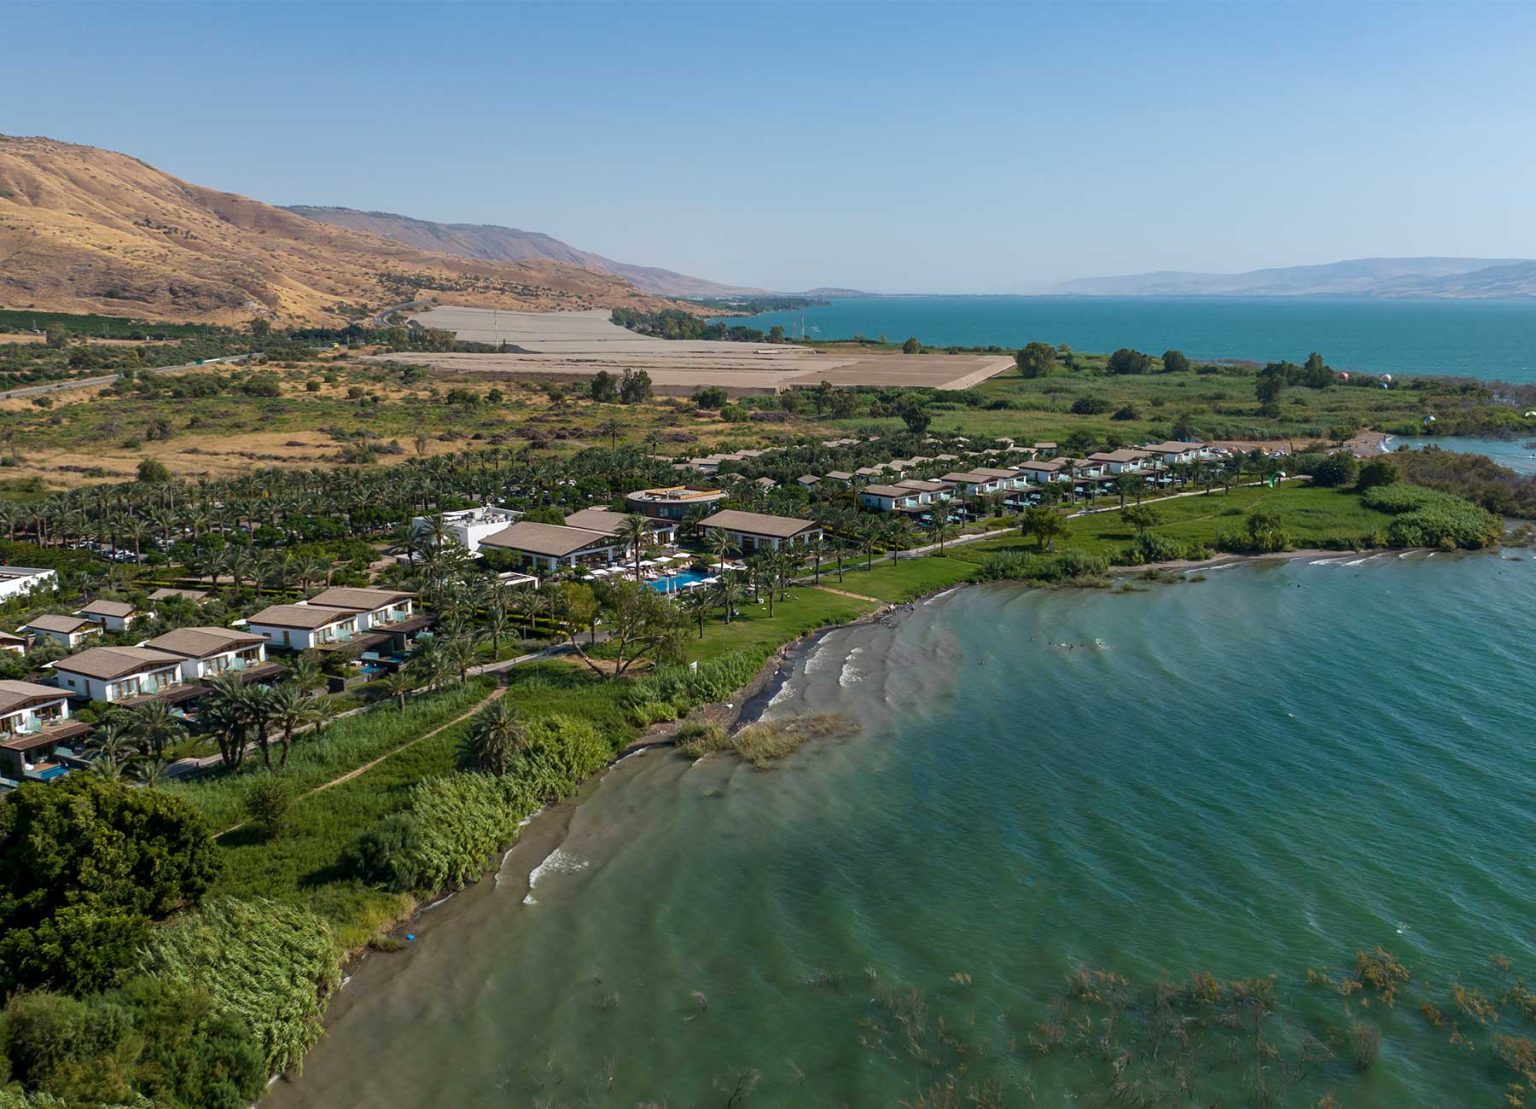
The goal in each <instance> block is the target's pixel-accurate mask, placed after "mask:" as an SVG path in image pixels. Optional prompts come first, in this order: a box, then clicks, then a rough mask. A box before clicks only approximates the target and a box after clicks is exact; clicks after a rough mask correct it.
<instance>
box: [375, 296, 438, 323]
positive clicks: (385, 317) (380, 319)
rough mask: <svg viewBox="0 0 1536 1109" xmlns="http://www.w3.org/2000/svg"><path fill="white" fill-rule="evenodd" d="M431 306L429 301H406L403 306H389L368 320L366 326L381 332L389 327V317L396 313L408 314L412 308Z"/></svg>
mask: <svg viewBox="0 0 1536 1109" xmlns="http://www.w3.org/2000/svg"><path fill="white" fill-rule="evenodd" d="M431 304H432V302H431V301H430V300H408V301H406V302H405V303H404V304H395V305H391V306H390V307H388V308H386V309H384V311H382V312H380V313H379V314H378V315H376V316H374V317H373V319H371V320H369V321H368V326H369V327H371V328H373V329H375V330H383V329H384V328H386V327H388V326H389V317H390V316H392V315H394V314H395V313H396V312H408V311H410V310H411V309H412V308H427V307H429V306H430V305H431Z"/></svg>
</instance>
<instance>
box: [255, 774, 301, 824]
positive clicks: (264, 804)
mask: <svg viewBox="0 0 1536 1109" xmlns="http://www.w3.org/2000/svg"><path fill="white" fill-rule="evenodd" d="M292 805H293V796H292V794H290V793H289V792H288V787H287V786H286V785H285V784H284V783H283V780H282V779H281V778H279V777H277V776H276V775H275V774H265V773H264V774H261V775H260V776H258V777H257V779H256V781H254V782H253V783H251V788H250V790H249V791H248V792H247V793H246V795H245V811H246V814H247V815H248V816H249V817H250V819H251V826H252V827H254V828H255V829H256V834H257V835H259V836H260V837H261V838H262V839H276V838H277V837H278V836H280V835H282V834H283V832H284V831H285V830H286V829H287V827H288V810H289V809H290V808H291V807H292Z"/></svg>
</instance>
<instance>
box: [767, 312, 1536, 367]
mask: <svg viewBox="0 0 1536 1109" xmlns="http://www.w3.org/2000/svg"><path fill="white" fill-rule="evenodd" d="M741 322H744V323H746V324H747V326H749V327H760V328H763V329H764V330H767V329H768V328H770V327H772V326H773V325H774V324H781V325H783V326H784V328H785V330H786V331H788V332H790V333H791V334H794V335H798V334H799V327H800V314H799V313H793V312H769V313H764V314H763V315H760V316H754V317H752V318H751V319H748V320H744V321H741ZM804 322H805V326H806V329H807V330H806V334H807V335H808V336H809V337H810V338H813V339H849V338H852V337H853V336H855V335H864V336H867V337H869V338H871V339H874V338H878V337H880V336H882V335H883V336H885V337H886V338H887V339H889V340H891V341H893V342H898V343H899V342H901V341H902V340H903V339H905V338H906V337H907V336H909V335H915V336H917V337H918V338H919V339H921V340H922V341H923V342H925V343H930V344H933V345H936V346H949V345H959V346H986V345H989V344H997V345H999V346H1003V347H1008V348H1010V349H1013V348H1017V347H1020V346H1023V345H1024V344H1025V343H1027V342H1031V341H1034V340H1040V341H1043V342H1047V343H1053V344H1054V343H1066V344H1068V345H1069V346H1071V347H1072V348H1073V349H1074V350H1081V351H1096V352H1100V353H1102V352H1105V351H1111V350H1114V349H1116V348H1117V347H1135V348H1136V349H1137V350H1144V351H1148V352H1150V353H1152V354H1161V353H1162V352H1163V351H1165V350H1168V349H1170V348H1172V349H1175V350H1182V351H1183V352H1184V353H1185V354H1187V355H1189V356H1190V357H1191V358H1240V359H1252V360H1254V361H1258V362H1267V361H1271V360H1275V359H1281V358H1289V359H1290V360H1292V361H1293V362H1301V361H1303V360H1304V359H1305V358H1306V357H1307V355H1308V354H1309V353H1310V352H1312V351H1314V350H1315V351H1321V352H1322V353H1323V354H1324V355H1325V356H1327V359H1328V362H1329V364H1330V365H1332V366H1335V367H1337V368H1338V369H1341V370H1363V371H1366V372H1369V373H1393V374H1400V373H1439V374H1457V375H1466V376H1469V377H1481V378H1498V379H1501V380H1504V381H1536V301H1532V300H1366V299H1359V298H1344V297H1292V298H1286V297H1020V296H992V297H985V296H911V297H849V298H847V299H840V300H834V301H831V302H829V303H827V304H825V305H818V306H816V307H812V308H808V309H806V310H805V319H804Z"/></svg>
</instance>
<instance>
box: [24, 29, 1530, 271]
mask: <svg viewBox="0 0 1536 1109" xmlns="http://www.w3.org/2000/svg"><path fill="white" fill-rule="evenodd" d="M0 20H3V22H0V26H4V28H5V38H6V40H7V43H8V45H7V46H6V47H5V48H4V63H3V64H0V133H5V134H12V135H38V134H40V135H48V136H50V137H53V138H58V139H65V140H69V141H73V142H80V143H87V144H91V145H96V146H104V147H109V148H111V149H115V150H120V151H123V152H126V153H129V154H133V155H134V156H136V157H139V158H142V159H143V160H145V161H147V162H149V163H151V164H152V165H155V166H157V167H159V168H161V169H164V170H166V171H167V172H169V173H172V174H175V175H176V176H179V177H182V178H185V179H188V180H191V181H194V182H197V183H199V184H202V185H207V186H211V187H214V188H219V189H225V190H229V191H233V192H238V193H243V194H245V195H248V196H252V197H255V198H257V199H260V200H264V201H267V202H270V203H275V204H335V205H343V206H347V207H354V208H366V209H379V210H384V211H391V212H400V213H404V214H407V215H411V216H416V217H420V218H423V219H433V220H442V221H447V222H471V223H496V224H505V225H509V226H513V227H521V228H524V229H528V230H536V231H543V232H546V233H548V234H551V235H554V236H555V237H557V238H560V239H563V240H565V241H566V242H569V243H572V244H573V245H576V246H579V247H582V248H583V249H587V250H594V251H597V252H598V253H601V254H604V255H607V256H608V257H610V258H616V259H619V260H622V261H626V262H635V263H641V264H646V265H657V266H664V267H667V268H669V269H675V270H679V271H682V272H685V273H690V274H695V275H698V276H703V277H708V278H712V279H715V280H720V281H726V282H732V283H738V284H744V285H753V286H761V287H765V288H772V289H780V290H796V289H806V288H811V287H814V286H823V285H835V286H842V287H852V288H859V289H866V290H870V291H874V292H956V293H1005V292H1028V291H1036V290H1038V289H1040V288H1042V287H1045V286H1048V285H1049V284H1050V283H1052V282H1055V281H1059V280H1065V279H1068V278H1072V277H1086V276H1095V275H1106V274H1121V273H1137V272H1143V271H1149V270H1162V269H1173V270H1215V271H1240V270H1247V269H1254V268H1260V267H1266V266H1279V265H1302V264H1312V263H1318V262H1328V261H1337V260H1340V259H1344V258H1357V257H1376V256H1396V255H1457V256H1481V257H1536V219H1533V215H1532V204H1531V197H1532V196H1533V195H1536V188H1533V186H1536V142H1532V141H1531V138H1532V136H1533V135H1536V79H1533V76H1532V75H1533V73H1536V4H1529V3H1525V4H1476V3H1444V4H1440V3H1408V2H1398V0H1380V2H1376V3H1369V4H1363V3H1348V2H1343V0H1333V2H1330V3H1320V4H1311V3H1279V2H1275V3H1269V2H1264V0H1230V2H1227V3H1183V2H1175V0H1167V2H1140V3H1055V4H1045V3H1039V4H1036V3H1009V4H992V3H968V2H963V0H956V2H931V3H901V2H885V3H865V4H837V3H810V2H805V3H797V2H780V3H774V4H749V3H738V2H732V0H714V2H711V3H688V4H670V3H661V2H653V0H628V2H625V3H620V4H606V3H591V2H584V0H568V2H566V3H560V4H525V3H503V4H488V3H470V2H461V3H453V2H441V3H423V2H420V0H418V2H415V3H411V4H387V3H373V2H367V3H365V2H357V3H341V4H325V3H314V2H304V3H286V2H249V3H238V2H231V0H202V2H199V3H153V4H143V3H134V2H127V0H119V2H104V3H75V2H72V0H48V2H32V0H0Z"/></svg>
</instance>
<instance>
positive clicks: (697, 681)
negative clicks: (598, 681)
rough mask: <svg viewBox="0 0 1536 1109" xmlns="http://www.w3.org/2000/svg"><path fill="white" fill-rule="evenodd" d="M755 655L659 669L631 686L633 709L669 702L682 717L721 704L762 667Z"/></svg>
mask: <svg viewBox="0 0 1536 1109" xmlns="http://www.w3.org/2000/svg"><path fill="white" fill-rule="evenodd" d="M763 659H764V655H762V654H761V653H759V652H756V651H730V652H727V653H726V654H723V655H719V656H717V657H715V658H712V659H708V660H706V661H701V662H699V663H697V664H695V665H692V666H683V665H671V666H658V667H656V668H655V669H654V670H652V671H651V672H650V673H649V674H645V675H643V676H642V677H639V678H636V679H635V681H634V682H633V683H632V685H631V687H630V690H629V696H628V698H627V699H628V701H629V703H630V704H631V705H632V706H633V705H643V704H646V703H647V702H666V703H668V704H670V705H672V706H673V708H675V709H676V710H677V711H678V712H679V713H682V712H687V711H688V710H689V709H692V708H695V707H697V706H699V705H707V704H709V703H710V702H711V701H722V700H724V699H725V698H727V697H729V696H730V695H731V694H732V693H734V692H736V690H738V689H740V688H741V687H742V686H744V685H746V684H747V683H748V682H750V681H751V680H752V679H753V677H754V676H756V674H757V671H758V669H759V668H760V667H761V666H762V665H763Z"/></svg>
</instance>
